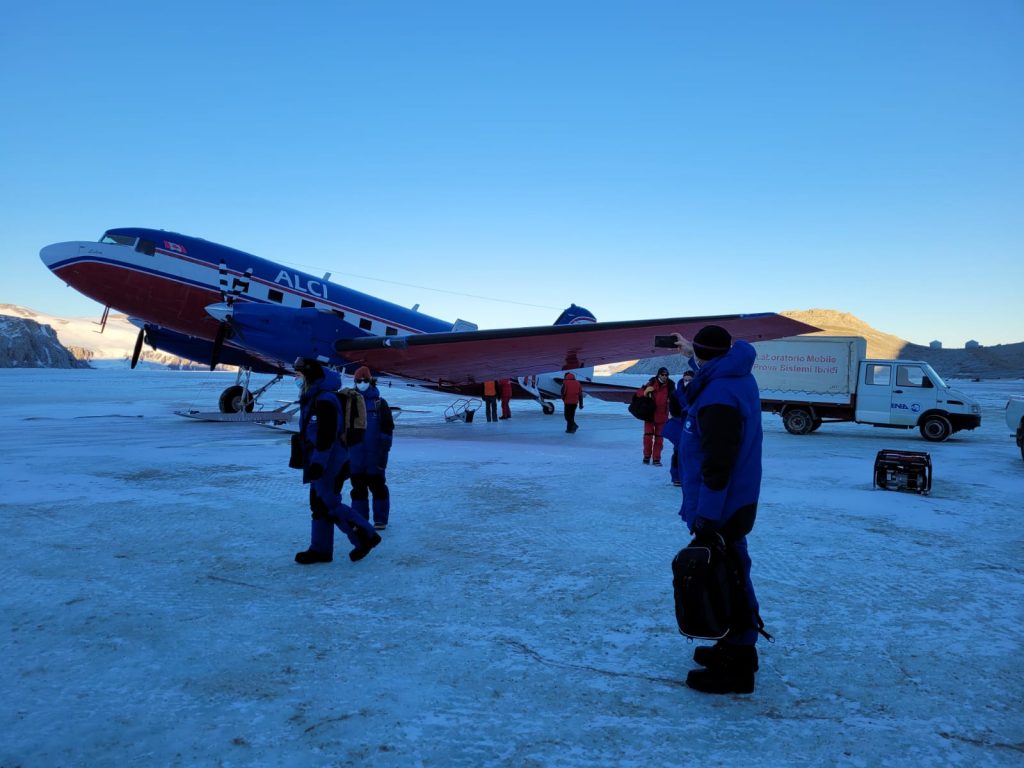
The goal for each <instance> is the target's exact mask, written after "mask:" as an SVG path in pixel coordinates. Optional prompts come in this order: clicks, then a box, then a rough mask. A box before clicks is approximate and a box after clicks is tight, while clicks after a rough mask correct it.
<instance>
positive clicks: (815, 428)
mask: <svg viewBox="0 0 1024 768" xmlns="http://www.w3.org/2000/svg"><path fill="white" fill-rule="evenodd" d="M820 427H821V419H815V420H814V422H813V423H812V424H811V432H817V431H818V429H819V428H820Z"/></svg>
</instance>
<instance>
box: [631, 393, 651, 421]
mask: <svg viewBox="0 0 1024 768" xmlns="http://www.w3.org/2000/svg"><path fill="white" fill-rule="evenodd" d="M654 408H655V406H654V398H652V397H647V396H646V395H636V394H634V395H633V399H632V400H630V401H629V412H630V413H631V414H633V415H634V416H636V418H638V419H640V421H653V420H654Z"/></svg>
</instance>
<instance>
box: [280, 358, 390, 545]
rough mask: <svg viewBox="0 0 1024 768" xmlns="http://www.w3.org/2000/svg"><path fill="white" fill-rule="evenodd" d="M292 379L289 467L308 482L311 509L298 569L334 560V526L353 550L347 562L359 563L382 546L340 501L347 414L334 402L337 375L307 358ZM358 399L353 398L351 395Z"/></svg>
mask: <svg viewBox="0 0 1024 768" xmlns="http://www.w3.org/2000/svg"><path fill="white" fill-rule="evenodd" d="M294 367H295V375H296V377H297V379H298V380H299V384H300V388H301V391H302V394H301V396H300V397H299V434H298V435H296V436H295V437H296V438H298V439H297V440H293V441H292V459H291V461H290V462H289V465H290V466H293V467H296V468H298V469H302V482H303V483H308V484H309V486H310V488H309V506H310V509H311V511H312V522H311V524H310V542H309V548H308V549H306V550H304V551H302V552H299V553H297V554H296V555H295V562H297V563H299V564H300V565H312V564H314V563H329V562H331V561H332V560H333V559H334V527H335V526H337V527H338V528H340V529H341V531H342V533H344V534H345V535H346V536H347V537H348V540H349V542H351V544H352V546H353V549H352V551H351V552H349V555H348V556H349V559H350V560H352V561H353V562H355V561H356V560H362V559H363V558H364V557H366V555H368V554H369V552H370V550H371V549H373V548H374V547H376V546H377V545H378V544H380V542H381V538H380V534H378V533H377V532H376V531H375V530H374V529H373V526H372V525H370V523H368V522H367V521H366V519H365V518H363V517H362V516H361V515H359V513H357V512H356V511H355V510H353V509H352V507H350V506H349V505H348V504H344V503H342V501H341V483H340V482H338V481H339V475H341V474H342V473H343V471H344V469H345V467H346V466H347V462H348V446H347V445H346V443H345V442H344V438H345V435H346V415H347V414H346V413H345V410H344V409H343V408H342V405H341V400H339V399H338V392H337V390H338V388H339V387H340V386H341V377H340V376H339V375H338V373H337V372H336V371H332V370H330V369H329V368H324V367H323V365H322V364H321V363H320V362H319V361H318V360H314V359H311V358H298V359H297V360H296V361H295V363H294ZM356 396H358V395H356Z"/></svg>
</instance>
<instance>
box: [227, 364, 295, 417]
mask: <svg viewBox="0 0 1024 768" xmlns="http://www.w3.org/2000/svg"><path fill="white" fill-rule="evenodd" d="M251 375H252V370H251V369H249V368H239V369H238V377H237V378H236V379H235V383H234V384H233V385H232V386H230V387H228V388H227V389H225V390H224V391H223V392H221V393H220V401H219V402H218V406H219V408H220V412H221V413H242V412H243V411H244V412H245V413H252V412H253V409H254V408H255V407H256V400H257V398H259V396H260V395H262V394H263V393H264V392H266V391H267V390H268V389H270V388H271V387H272V386H274V385H275V384H277V382H279V381H280V380H281V379H283V378H284V376H282V375H281V374H278V375H277V376H275V377H274V378H273V379H271V380H270V381H269V382H267V383H266V384H264V385H263V386H262V387H260V388H259V389H257V390H256V391H255V392H254V391H252V390H250V389H249V377H250V376H251Z"/></svg>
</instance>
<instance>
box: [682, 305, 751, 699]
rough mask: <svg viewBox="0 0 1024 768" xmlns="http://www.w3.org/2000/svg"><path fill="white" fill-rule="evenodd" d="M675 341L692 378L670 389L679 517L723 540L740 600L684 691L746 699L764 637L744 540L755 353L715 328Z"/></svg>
mask: <svg viewBox="0 0 1024 768" xmlns="http://www.w3.org/2000/svg"><path fill="white" fill-rule="evenodd" d="M676 337H677V341H678V346H679V347H680V350H681V351H682V352H683V354H685V355H687V356H690V355H692V357H693V359H692V360H691V361H690V368H691V369H695V371H696V373H695V375H694V377H693V380H692V381H691V382H690V383H689V385H685V384H684V383H683V382H680V385H679V386H678V387H677V389H676V397H677V398H678V399H679V402H680V404H682V405H683V408H684V410H685V415H684V417H683V418H684V421H683V429H682V434H681V435H680V442H679V453H680V463H681V470H682V471H681V472H680V474H681V480H682V483H683V503H682V507H681V509H680V511H679V515H680V517H682V519H683V522H684V523H685V524H686V527H687V528H688V529H689V531H690V533H692V534H693V535H694V536H695V537H696V539H697V540H698V541H699V540H700V539H701V538H702V537H704V538H705V539H707V538H709V537H716V535H717V536H721V538H722V539H723V540H724V543H725V547H726V548H727V549H728V553H729V555H730V556H731V559H732V560H733V562H734V563H735V564H736V565H735V568H736V570H737V571H738V577H739V580H740V581H741V582H742V586H743V589H744V591H745V595H744V596H745V598H746V599H745V600H744V601H743V605H744V607H745V609H746V611H745V612H743V611H741V615H740V620H739V622H738V623H734V627H733V630H732V631H730V632H729V633H728V634H727V635H726V637H725V638H724V639H722V640H719V641H718V642H716V643H715V644H714V645H713V646H702V647H699V648H697V649H696V650H695V652H694V654H693V660H694V661H695V662H697V663H698V664H699V665H701V667H703V668H702V669H694V670H691V671H690V672H689V673H688V674H687V676H686V685H687V686H689V687H690V688H693V689H694V690H697V691H701V692H703V693H752V692H753V690H754V674H755V673H756V672H757V669H758V658H757V648H756V643H757V636H758V633H759V631H761V632H763V629H762V627H763V623H762V622H761V619H760V614H759V610H760V609H759V605H758V602H757V596H756V595H755V593H754V586H753V583H752V582H751V579H750V555H749V553H748V550H747V538H746V537H747V534H749V533H750V531H751V529H752V528H753V527H754V520H755V518H756V516H757V502H758V498H759V496H760V491H761V443H762V432H761V397H760V393H759V391H758V388H757V382H756V381H755V380H754V376H753V374H752V369H753V365H754V360H755V359H756V358H757V352H756V350H755V349H754V347H753V346H751V345H750V344H749V343H747V342H745V341H739V340H738V341H736V342H733V340H732V337H731V335H730V334H729V332H728V331H727V330H726V329H724V328H722V327H721V326H717V325H708V326H705V327H704V328H702V329H701V330H700V331H698V332H697V334H696V335H695V336H694V338H693V343H692V344H690V343H689V342H688V341H687V340H686V339H684V338H683V337H682V336H679V335H678V334H677V335H676Z"/></svg>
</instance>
